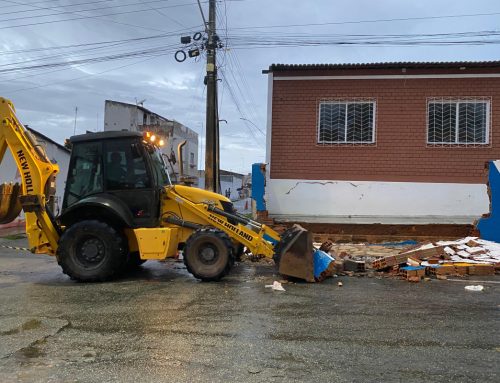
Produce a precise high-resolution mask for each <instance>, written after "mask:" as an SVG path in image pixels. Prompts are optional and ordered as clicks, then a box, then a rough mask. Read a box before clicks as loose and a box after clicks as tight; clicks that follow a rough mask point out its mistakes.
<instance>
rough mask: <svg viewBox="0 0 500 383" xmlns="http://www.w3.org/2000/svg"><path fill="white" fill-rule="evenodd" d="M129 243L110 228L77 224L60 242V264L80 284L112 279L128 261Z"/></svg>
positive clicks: (66, 232)
mask: <svg viewBox="0 0 500 383" xmlns="http://www.w3.org/2000/svg"><path fill="white" fill-rule="evenodd" d="M126 254H127V242H126V240H125V238H124V237H123V235H121V234H120V233H119V232H117V231H116V230H115V229H114V228H113V227H111V226H109V225H108V224H106V223H104V222H100V221H96V220H86V221H81V222H78V223H75V224H74V225H72V226H70V227H69V228H68V229H66V230H65V231H64V233H63V235H62V237H61V240H60V241H59V247H58V249H57V260H58V263H59V265H60V266H61V268H62V270H63V272H64V273H65V274H67V275H69V276H70V277H71V278H72V279H75V280H78V281H81V282H97V281H105V280H108V279H111V278H112V277H113V276H114V275H115V274H117V273H118V272H119V271H120V270H121V269H122V268H123V265H124V263H125V261H126Z"/></svg>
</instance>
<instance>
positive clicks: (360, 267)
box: [343, 258, 365, 273]
mask: <svg viewBox="0 0 500 383" xmlns="http://www.w3.org/2000/svg"><path fill="white" fill-rule="evenodd" d="M343 266H344V271H354V272H357V273H363V272H365V261H358V260H354V259H350V258H346V259H344V261H343Z"/></svg>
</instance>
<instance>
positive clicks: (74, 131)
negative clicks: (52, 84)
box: [73, 106, 78, 136]
mask: <svg viewBox="0 0 500 383" xmlns="http://www.w3.org/2000/svg"><path fill="white" fill-rule="evenodd" d="M77 115H78V106H75V125H74V127H73V136H74V135H75V134H76V116H77Z"/></svg>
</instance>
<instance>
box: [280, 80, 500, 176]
mask: <svg viewBox="0 0 500 383" xmlns="http://www.w3.org/2000/svg"><path fill="white" fill-rule="evenodd" d="M332 72H333V71H330V72H328V71H321V72H313V73H311V71H302V72H277V73H274V77H275V81H274V82H273V97H272V103H273V105H272V141H271V142H272V144H271V145H272V146H271V174H270V175H271V178H281V179H287V178H289V179H290V178H291V179H327V180H353V181H360V180H366V181H410V182H458V183H484V182H485V181H486V175H487V172H486V170H485V164H486V163H487V162H488V161H489V160H494V159H500V78H461V79H453V78H451V79H450V78H448V79H445V78H441V79H383V80H375V79H363V80H336V79H334V80H318V81H316V80H315V81H311V80H282V81H277V80H276V78H277V77H279V76H290V75H298V76H310V75H312V74H315V75H322V76H325V75H338V74H339V73H338V72H337V73H335V72H333V73H332ZM450 73H451V72H450ZM342 74H348V75H358V74H360V73H359V72H346V71H343V73H342ZM362 74H369V73H368V72H367V71H364V73H362ZM372 74H384V73H383V72H381V71H380V70H377V72H376V73H375V72H374V73H372ZM385 74H396V73H385ZM398 74H401V72H399V73H398ZM470 96H477V97H484V96H486V97H490V98H491V104H490V107H491V118H490V144H489V145H488V146H486V147H460V146H455V147H430V146H428V145H427V143H426V141H427V121H426V118H427V98H428V97H457V98H460V97H470ZM329 98H331V99H338V98H340V99H352V98H366V99H373V98H374V99H375V100H376V117H375V118H376V127H375V129H376V144H375V145H373V146H352V145H349V144H347V145H333V146H319V145H317V123H318V104H319V101H320V100H324V99H329Z"/></svg>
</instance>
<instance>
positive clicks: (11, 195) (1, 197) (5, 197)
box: [0, 183, 22, 224]
mask: <svg viewBox="0 0 500 383" xmlns="http://www.w3.org/2000/svg"><path fill="white" fill-rule="evenodd" d="M20 195H21V185H19V184H18V183H16V184H12V183H8V184H6V183H4V184H2V185H0V224H4V223H9V222H12V221H13V220H14V219H16V217H17V216H18V215H19V213H20V212H21V210H22V206H21V202H19V196H20Z"/></svg>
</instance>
